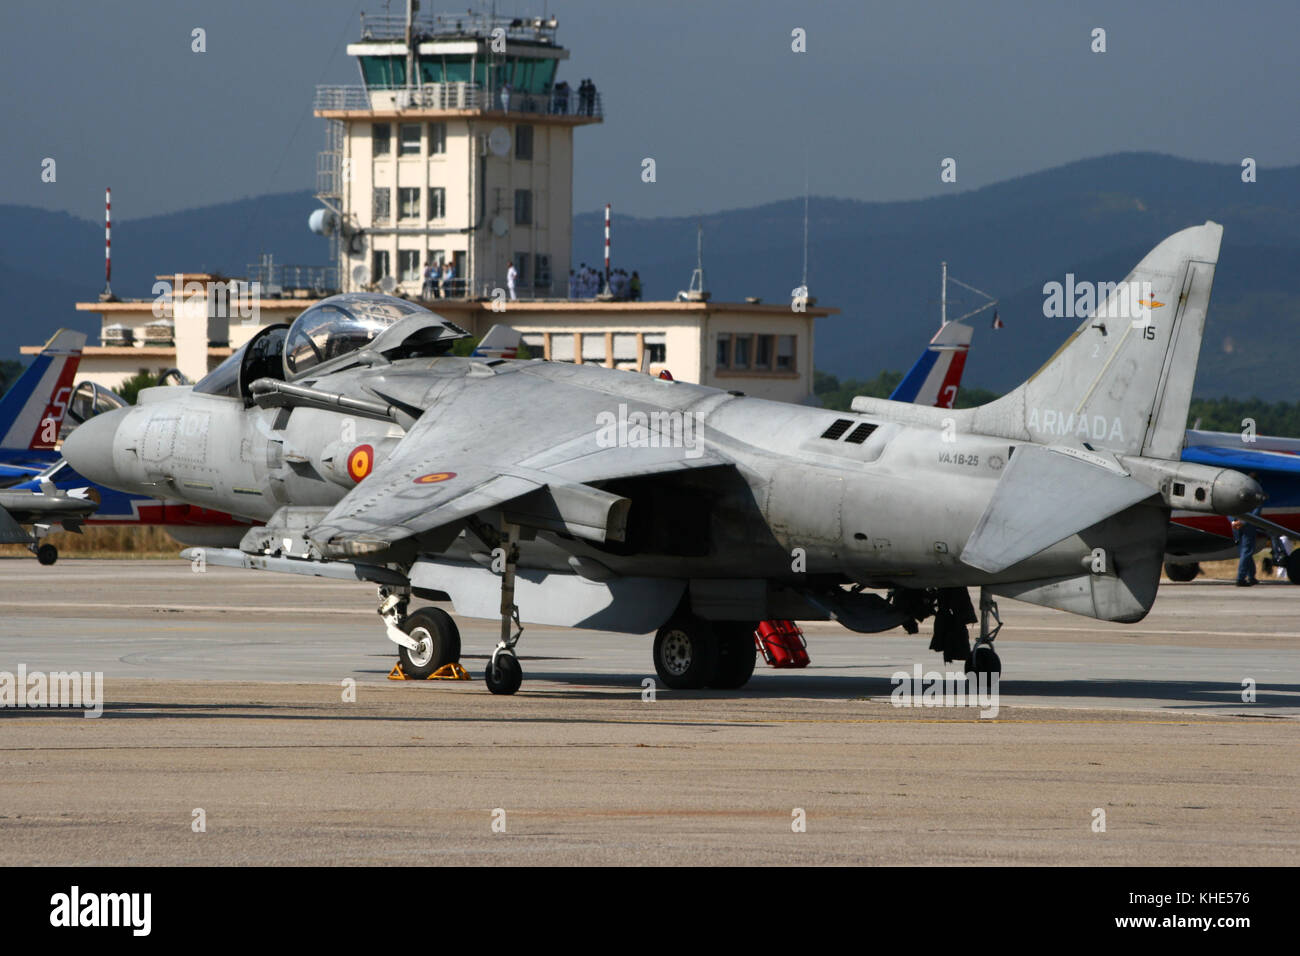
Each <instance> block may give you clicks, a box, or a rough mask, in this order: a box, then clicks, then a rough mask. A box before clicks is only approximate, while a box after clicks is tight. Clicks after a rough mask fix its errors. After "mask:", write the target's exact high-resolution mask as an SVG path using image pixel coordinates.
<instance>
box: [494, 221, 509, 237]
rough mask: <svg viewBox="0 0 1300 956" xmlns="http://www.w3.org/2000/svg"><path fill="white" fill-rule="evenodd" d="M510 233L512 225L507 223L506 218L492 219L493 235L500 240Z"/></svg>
mask: <svg viewBox="0 0 1300 956" xmlns="http://www.w3.org/2000/svg"><path fill="white" fill-rule="evenodd" d="M509 231H510V223H508V222H506V217H505V216H493V217H492V235H494V236H496V237H497V238H498V239H500V238H501V237H502V236H504V235H505V234H506V233H507V232H509Z"/></svg>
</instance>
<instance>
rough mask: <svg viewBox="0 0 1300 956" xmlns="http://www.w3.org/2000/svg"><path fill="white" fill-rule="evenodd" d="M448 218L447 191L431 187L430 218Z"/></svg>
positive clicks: (439, 187) (440, 187)
mask: <svg viewBox="0 0 1300 956" xmlns="http://www.w3.org/2000/svg"><path fill="white" fill-rule="evenodd" d="M446 217H447V190H446V189H444V188H443V187H442V186H431V187H429V218H430V219H445V218H446Z"/></svg>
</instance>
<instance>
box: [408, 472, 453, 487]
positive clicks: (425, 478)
mask: <svg viewBox="0 0 1300 956" xmlns="http://www.w3.org/2000/svg"><path fill="white" fill-rule="evenodd" d="M455 477H456V473H455V472H454V471H435V472H433V473H432V474H428V475H421V476H420V477H419V478H416V479H415V483H416V484H417V485H433V484H437V483H438V482H440V481H446V480H447V479H448V478H455Z"/></svg>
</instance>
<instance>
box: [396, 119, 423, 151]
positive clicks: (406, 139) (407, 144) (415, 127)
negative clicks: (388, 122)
mask: <svg viewBox="0 0 1300 956" xmlns="http://www.w3.org/2000/svg"><path fill="white" fill-rule="evenodd" d="M397 129H398V141H397V154H398V155H399V156H419V155H420V124H419V123H403V124H402V125H401V126H399V127H398V128H397Z"/></svg>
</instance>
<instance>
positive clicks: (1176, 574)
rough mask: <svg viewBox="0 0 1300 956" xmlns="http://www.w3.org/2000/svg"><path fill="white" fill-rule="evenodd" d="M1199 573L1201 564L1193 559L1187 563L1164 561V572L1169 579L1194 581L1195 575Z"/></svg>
mask: <svg viewBox="0 0 1300 956" xmlns="http://www.w3.org/2000/svg"><path fill="white" fill-rule="evenodd" d="M1200 573H1201V566H1200V565H1199V564H1197V563H1196V562H1195V561H1192V562H1191V563H1189V564H1175V563H1174V562H1173V561H1166V562H1165V574H1166V575H1168V576H1169V580H1170V581H1195V580H1196V576H1197V575H1198V574H1200Z"/></svg>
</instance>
